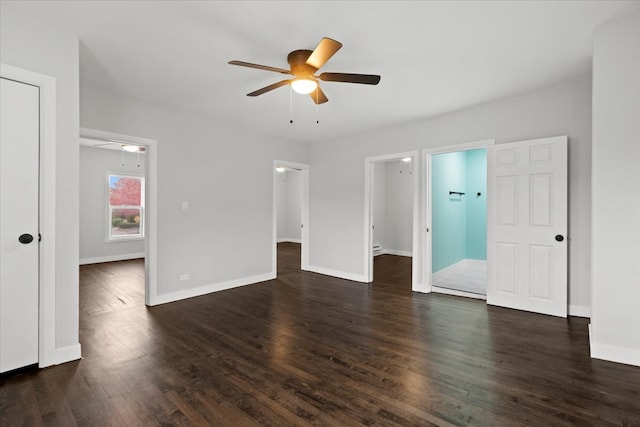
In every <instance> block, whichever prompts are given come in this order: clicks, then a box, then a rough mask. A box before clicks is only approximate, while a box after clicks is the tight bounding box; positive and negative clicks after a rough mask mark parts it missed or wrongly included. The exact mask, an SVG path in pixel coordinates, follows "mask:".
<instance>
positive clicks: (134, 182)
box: [107, 175, 144, 241]
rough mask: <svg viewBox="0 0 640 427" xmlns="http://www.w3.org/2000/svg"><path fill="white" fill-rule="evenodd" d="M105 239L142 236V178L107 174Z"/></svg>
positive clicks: (125, 238)
mask: <svg viewBox="0 0 640 427" xmlns="http://www.w3.org/2000/svg"><path fill="white" fill-rule="evenodd" d="M108 185H109V200H108V211H109V212H108V223H107V240H108V241H119V240H131V239H140V238H143V237H144V178H143V177H140V176H127V175H109V177H108Z"/></svg>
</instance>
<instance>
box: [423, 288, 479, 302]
mask: <svg viewBox="0 0 640 427" xmlns="http://www.w3.org/2000/svg"><path fill="white" fill-rule="evenodd" d="M431 292H435V293H438V294H446V295H455V296H457V297H465V298H473V299H481V300H486V299H487V296H486V295H480V294H474V293H472V292H464V291H456V290H455V289H447V288H439V287H438V286H432V287H431Z"/></svg>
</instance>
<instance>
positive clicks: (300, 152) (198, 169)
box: [80, 88, 309, 302]
mask: <svg viewBox="0 0 640 427" xmlns="http://www.w3.org/2000/svg"><path fill="white" fill-rule="evenodd" d="M81 103H82V111H81V117H80V119H81V124H82V127H86V128H93V129H99V130H103V131H109V132H116V133H120V134H125V135H132V136H137V137H146V138H151V139H155V140H156V141H157V168H158V172H157V179H158V183H157V191H158V212H157V213H158V219H157V229H158V235H157V242H158V259H157V266H158V271H157V277H158V283H157V292H158V295H159V298H158V301H161V302H162V301H170V300H173V299H176V298H185V297H188V296H194V295H198V294H202V293H207V292H211V291H215V290H220V289H224V288H227V287H229V286H237V285H239V284H246V283H251V282H255V281H261V280H266V279H269V278H272V277H275V272H274V271H272V245H273V240H272V239H273V234H272V229H273V206H272V203H273V196H272V195H273V161H274V159H286V160H290V161H296V162H301V163H309V161H308V158H309V156H308V154H309V150H308V147H307V146H306V145H305V144H301V143H299V142H287V141H281V140H278V139H276V138H274V137H271V136H267V135H263V134H257V133H252V132H248V131H243V130H240V129H238V128H237V127H234V126H232V125H230V124H228V123H225V122H222V121H216V120H215V119H212V118H211V117H205V116H198V115H195V114H187V113H182V112H178V111H171V110H166V109H161V108H157V107H154V106H151V105H147V104H142V103H138V102H135V101H131V100H127V99H123V98H119V97H116V96H112V95H108V94H104V93H100V92H96V91H92V90H88V89H85V88H83V89H82V90H81ZM239 171H241V172H242V173H239ZM182 201H187V202H188V203H189V207H190V210H189V211H182V209H181V204H182ZM185 273H188V274H189V275H190V280H188V281H180V280H179V277H180V275H182V274H185Z"/></svg>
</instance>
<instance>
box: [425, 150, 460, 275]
mask: <svg viewBox="0 0 640 427" xmlns="http://www.w3.org/2000/svg"><path fill="white" fill-rule="evenodd" d="M465 168H466V155H465V153H464V151H461V152H455V153H446V154H438V155H435V156H433V157H431V209H432V210H431V212H432V216H433V220H432V224H431V228H432V229H433V237H432V254H433V256H432V272H434V273H435V272H436V271H439V270H441V269H443V268H445V267H448V266H449V265H451V264H454V263H456V262H458V261H461V260H463V259H464V257H465V245H466V237H465V223H466V208H465V204H466V198H465V197H449V191H462V192H464V191H465V186H466V176H465Z"/></svg>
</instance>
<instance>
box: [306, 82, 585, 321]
mask: <svg viewBox="0 0 640 427" xmlns="http://www.w3.org/2000/svg"><path fill="white" fill-rule="evenodd" d="M554 135H568V136H569V192H570V198H569V207H570V218H569V220H570V226H569V232H570V236H569V247H570V258H569V271H570V278H569V283H570V285H569V293H570V294H569V301H570V304H571V305H572V306H573V307H570V310H573V311H575V310H577V311H579V312H580V313H588V310H589V306H590V300H591V294H590V286H589V283H590V281H591V277H590V274H589V271H590V268H589V266H590V261H591V259H590V245H591V233H590V222H591V191H590V179H591V178H590V177H591V76H590V75H580V76H576V77H575V78H573V79H571V80H570V81H566V82H563V83H561V84H558V85H555V86H552V87H548V88H545V89H542V90H540V91H537V92H533V93H527V94H523V95H521V96H516V97H513V98H508V99H504V100H500V101H496V102H492V103H488V104H483V105H479V106H476V107H472V108H468V109H465V110H461V111H458V112H454V113H451V114H447V115H443V116H440V117H436V118H432V119H426V120H419V121H414V122H410V123H407V124H405V125H402V126H395V127H391V128H385V129H375V130H372V131H371V132H370V133H367V134H362V135H356V136H351V137H348V138H344V139H340V140H335V141H330V142H329V141H328V142H324V143H322V144H314V145H313V146H312V149H311V153H312V159H313V179H312V180H311V188H310V194H311V200H310V203H311V207H312V208H311V218H310V221H311V224H312V225H313V226H312V228H311V229H310V232H311V234H310V241H311V248H310V264H311V265H313V266H317V267H320V268H324V269H327V270H333V271H338V272H341V273H343V274H344V276H345V277H347V276H348V277H352V278H357V277H360V278H364V270H365V265H364V263H363V256H362V255H363V253H364V248H363V247H362V245H363V242H364V161H363V159H364V158H365V157H369V156H376V155H383V154H391V153H397V152H405V151H411V150H416V149H423V148H428V147H435V146H442V145H452V144H460V143H467V142H472V141H479V140H486V139H495V140H496V143H503V142H512V141H520V140H526V139H533V138H541V137H547V136H554ZM338 153H339V155H337V154H338ZM414 169H415V167H414ZM419 226H420V229H423V227H422V224H419ZM421 237H422V236H421ZM417 243H418V247H421V246H422V242H420V241H419V242H417ZM415 255H416V254H414V256H415ZM417 274H418V281H422V280H423V278H422V272H421V271H418V272H417Z"/></svg>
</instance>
